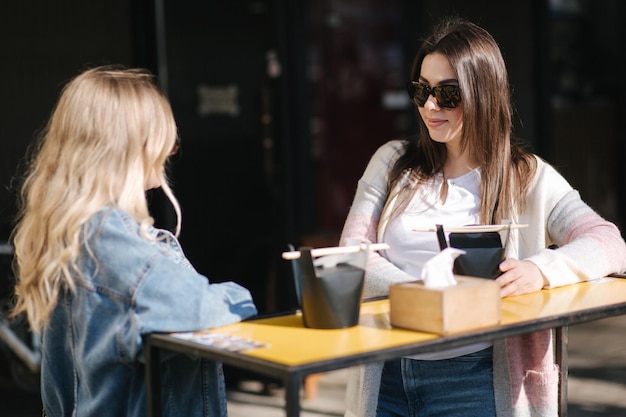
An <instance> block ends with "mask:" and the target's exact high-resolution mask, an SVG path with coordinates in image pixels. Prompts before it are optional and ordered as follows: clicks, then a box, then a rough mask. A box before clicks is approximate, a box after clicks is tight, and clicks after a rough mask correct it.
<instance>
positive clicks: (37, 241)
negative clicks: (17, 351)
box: [12, 66, 181, 331]
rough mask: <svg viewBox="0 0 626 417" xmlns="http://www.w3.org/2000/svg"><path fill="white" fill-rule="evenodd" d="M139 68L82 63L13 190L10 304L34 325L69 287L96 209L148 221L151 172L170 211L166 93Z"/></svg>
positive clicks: (171, 140)
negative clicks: (16, 203) (17, 190)
mask: <svg viewBox="0 0 626 417" xmlns="http://www.w3.org/2000/svg"><path fill="white" fill-rule="evenodd" d="M153 78H154V77H153V76H152V75H151V74H150V73H149V72H147V71H145V70H141V69H126V68H122V67H116V66H105V67H97V68H92V69H88V70H86V71H84V72H83V73H81V74H80V75H78V76H77V77H75V78H74V79H73V80H71V81H70V82H69V83H68V84H67V85H66V86H65V87H64V89H63V91H62V92H61V95H60V97H59V100H58V102H57V104H56V107H55V109H54V111H53V112H52V115H51V117H50V119H49V121H48V123H47V125H46V127H45V129H44V130H43V132H42V134H41V136H40V138H39V141H38V142H37V146H36V148H34V149H33V151H34V152H33V157H32V159H31V161H30V163H29V171H28V173H27V175H26V177H25V179H24V183H23V186H22V190H21V202H20V203H21V204H20V212H19V216H18V223H17V226H16V228H15V229H14V231H13V235H12V240H13V243H14V246H15V270H16V274H17V277H18V281H17V284H16V287H15V292H16V305H15V308H14V311H13V314H15V315H17V314H20V313H25V314H26V316H27V318H28V321H29V323H30V325H31V328H32V329H33V330H35V331H38V330H41V329H42V328H43V327H45V326H46V324H47V323H48V321H49V319H50V315H51V313H52V310H53V309H54V306H55V305H56V302H57V300H58V298H59V294H60V292H61V291H62V290H64V289H69V290H73V289H74V288H75V281H74V278H73V273H75V272H78V267H77V264H76V261H77V257H78V255H79V252H80V250H81V244H82V242H81V241H80V237H79V236H80V231H81V227H82V226H83V224H84V223H85V222H86V221H87V220H88V219H89V218H90V217H91V216H92V215H93V214H94V213H96V212H97V211H99V210H100V209H102V208H103V207H115V208H120V209H122V210H124V211H126V212H128V213H129V214H130V215H131V216H133V218H134V219H135V220H136V221H137V223H138V224H139V225H140V227H141V230H142V235H144V236H145V237H146V238H147V234H146V233H145V231H146V230H147V229H148V228H149V227H150V226H151V225H152V224H153V219H152V217H151V216H150V214H149V212H148V203H147V200H146V194H145V186H146V184H147V180H148V178H149V177H150V175H151V174H152V173H154V174H155V175H156V176H157V178H158V179H159V181H160V183H161V187H162V189H163V191H164V193H165V194H166V195H167V197H168V198H169V200H170V201H171V203H172V205H173V206H174V210H175V212H176V215H177V227H176V234H178V232H179V231H180V224H181V215H180V207H179V205H178V202H177V200H176V198H175V197H174V195H173V193H172V190H171V189H170V187H169V186H168V183H167V178H166V175H165V169H164V167H165V164H166V162H167V157H168V155H169V154H170V151H171V149H172V148H173V147H174V146H175V145H176V140H177V129H176V123H175V121H174V117H173V114H172V109H171V107H170V104H169V102H168V100H167V98H166V97H165V96H164V94H163V93H162V92H161V91H159V89H158V88H157V87H156V86H155V84H154V79H153Z"/></svg>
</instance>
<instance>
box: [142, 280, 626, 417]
mask: <svg viewBox="0 0 626 417" xmlns="http://www.w3.org/2000/svg"><path fill="white" fill-rule="evenodd" d="M622 314H626V280H625V279H620V278H613V277H605V278H601V279H598V280H594V281H590V282H584V283H580V284H573V285H569V286H565V287H560V288H554V289H550V290H542V291H539V292H535V293H532V294H526V295H521V296H514V297H506V298H503V299H502V320H501V323H500V324H499V325H497V326H493V327H488V328H482V329H480V330H474V331H468V332H463V333H457V334H453V335H449V336H439V335H436V334H432V333H422V332H419V331H413V330H404V329H399V328H392V327H391V325H390V322H389V301H388V299H378V300H373V301H366V302H364V303H363V304H362V306H361V315H360V321H359V325H358V326H354V327H351V328H347V329H332V330H320V329H310V328H305V327H304V326H303V324H302V317H301V315H300V313H299V312H296V313H293V314H285V315H279V316H273V317H267V318H256V319H252V320H249V321H244V322H240V323H236V324H231V325H227V326H223V327H218V328H214V329H209V330H206V331H201V332H194V333H193V334H176V333H174V334H151V335H149V336H147V338H146V381H147V390H148V391H147V401H148V404H147V406H148V415H149V416H152V417H158V416H161V394H160V392H161V390H160V384H161V383H160V352H161V351H163V350H166V351H172V352H179V353H185V354H188V355H193V356H195V357H199V358H205V359H211V360H217V361H222V362H223V363H225V364H228V365H231V366H234V367H238V368H245V369H247V370H250V371H253V372H258V373H261V374H264V375H268V376H271V377H275V378H280V379H281V380H282V381H283V383H284V387H285V412H286V415H287V416H288V417H296V416H299V415H300V389H301V386H302V382H303V378H304V377H305V376H307V375H309V374H314V373H320V372H327V371H332V370H336V369H340V368H346V367H349V366H353V365H359V364H365V363H371V362H380V361H386V360H390V359H394V358H399V357H402V356H407V355H412V354H417V353H426V352H432V351H437V350H442V349H449V348H453V347H458V346H462V345H467V344H472V343H476V342H481V341H487V340H494V339H497V338H502V337H507V336H513V335H519V334H523V333H529V332H533V331H536V330H542V329H555V334H556V343H555V347H556V356H557V363H559V365H560V366H561V383H560V392H559V396H560V415H562V416H565V415H567V336H568V335H567V328H568V326H569V325H573V324H577V323H582V322H586V321H591V320H597V319H602V318H607V317H611V316H617V315H622ZM190 335H191V336H194V337H193V338H189V336H190ZM212 336H220V337H225V338H226V339H225V341H226V342H228V339H229V338H231V339H232V341H235V342H236V341H238V340H239V341H244V342H246V341H253V342H256V343H258V344H259V345H261V346H260V347H254V348H251V349H248V350H243V351H233V350H229V349H227V348H221V347H218V346H217V345H216V344H207V343H206V342H205V341H203V338H204V339H206V338H207V337H212ZM616 337H617V335H616ZM194 339H195V340H194ZM222 341H223V342H224V340H222Z"/></svg>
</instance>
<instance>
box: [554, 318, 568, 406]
mask: <svg viewBox="0 0 626 417" xmlns="http://www.w3.org/2000/svg"><path fill="white" fill-rule="evenodd" d="M555 336H556V337H555V349H556V363H557V364H558V365H559V370H560V374H559V416H560V417H567V378H568V374H569V368H568V364H567V345H568V341H569V327H568V326H563V327H557V328H556V329H555Z"/></svg>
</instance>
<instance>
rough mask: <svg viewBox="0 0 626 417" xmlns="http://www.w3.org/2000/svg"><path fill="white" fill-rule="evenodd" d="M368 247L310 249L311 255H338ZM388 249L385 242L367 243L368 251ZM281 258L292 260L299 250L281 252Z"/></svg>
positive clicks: (298, 256)
mask: <svg viewBox="0 0 626 417" xmlns="http://www.w3.org/2000/svg"><path fill="white" fill-rule="evenodd" d="M367 247H368V245H366V244H365V243H361V244H360V245H352V246H333V247H328V248H316V249H311V256H313V257H318V256H325V255H339V254H344V253H354V252H358V251H360V250H364V249H366V248H367ZM384 249H389V245H388V244H387V243H371V244H370V245H369V250H370V251H375V250H384ZM282 255H283V259H287V260H289V261H290V260H294V259H298V258H300V251H291V252H283V254H282Z"/></svg>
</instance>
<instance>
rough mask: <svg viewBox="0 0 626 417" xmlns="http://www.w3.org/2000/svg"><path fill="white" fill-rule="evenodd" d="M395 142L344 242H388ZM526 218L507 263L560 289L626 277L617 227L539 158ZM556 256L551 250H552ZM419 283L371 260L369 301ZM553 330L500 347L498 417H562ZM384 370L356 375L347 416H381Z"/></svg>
mask: <svg viewBox="0 0 626 417" xmlns="http://www.w3.org/2000/svg"><path fill="white" fill-rule="evenodd" d="M403 147H404V145H403V142H402V141H399V140H396V141H391V142H388V143H386V144H385V145H383V146H381V147H380V148H379V149H378V151H377V152H376V153H375V154H374V156H373V157H372V159H371V160H370V162H369V164H368V166H367V168H366V170H365V172H364V174H363V176H362V177H361V179H360V180H359V183H358V187H357V191H356V195H355V197H354V201H353V204H352V207H351V209H350V212H349V214H348V218H347V219H346V223H345V225H344V229H343V233H342V236H341V242H342V244H345V242H346V240H348V239H360V240H367V241H370V242H380V241H382V236H381V235H382V233H380V232H378V233H377V230H378V222H379V218H380V216H381V211H382V209H383V206H384V204H385V197H386V195H387V189H386V184H387V173H388V170H389V169H390V167H391V166H392V165H393V163H394V162H395V160H396V158H397V157H398V156H399V155H400V153H401V152H402V151H403ZM528 193H529V195H528V203H527V207H526V210H525V212H524V213H519V214H518V216H517V218H515V219H511V220H512V221H513V222H514V223H522V224H528V225H529V226H528V227H527V228H525V229H520V230H514V231H511V236H510V240H509V241H508V243H507V257H512V258H517V259H527V260H530V261H532V262H533V263H535V264H536V265H537V266H538V267H539V268H540V269H541V271H542V273H543V274H544V275H545V276H546V277H547V278H548V280H549V282H550V286H549V287H557V286H562V285H567V284H572V283H576V282H581V281H585V280H589V279H594V278H599V277H602V276H605V275H607V274H609V273H612V272H622V271H624V270H626V244H625V242H624V239H623V238H622V236H621V235H620V232H619V230H618V229H617V227H616V226H615V225H614V224H612V223H610V222H608V221H606V220H604V219H603V218H602V217H600V216H599V215H598V214H597V213H595V212H594V211H593V210H592V209H591V208H590V207H589V206H588V205H587V204H585V203H584V202H583V201H582V200H581V199H580V196H579V194H578V192H577V191H575V190H574V189H573V188H572V187H571V186H570V185H569V183H568V182H567V181H566V180H565V179H564V178H563V177H562V176H561V175H560V174H559V173H558V172H557V171H556V170H555V169H554V168H553V167H552V166H550V165H549V164H547V163H546V162H545V161H543V160H542V159H540V158H538V157H537V173H536V175H535V178H534V179H533V181H532V184H531V186H530V188H529V191H528ZM552 244H556V245H558V246H559V248H558V249H556V250H550V249H546V248H547V247H548V246H549V245H552ZM409 280H415V278H414V277H411V276H409V275H407V274H406V273H404V272H403V271H401V270H399V269H398V268H396V267H395V266H394V265H393V264H391V262H389V261H387V259H386V258H385V257H384V253H383V254H378V253H375V254H372V255H371V256H370V259H369V261H368V265H367V272H366V281H365V282H366V284H365V292H364V298H369V297H373V296H380V295H386V294H387V293H388V289H389V285H390V284H392V283H394V282H402V281H409ZM552 338H553V335H552V331H550V330H548V331H540V332H535V333H531V334H526V335H522V336H516V337H509V338H506V339H502V340H496V341H494V389H495V395H496V409H497V416H498V417H503V416H506V417H508V416H515V417H522V416H524V417H528V416H556V415H557V412H558V394H557V393H558V378H559V370H558V367H557V365H556V364H555V359H554V351H553V340H552ZM381 370H382V364H372V365H364V366H359V367H355V368H352V369H351V376H350V379H349V381H348V388H347V392H346V407H347V411H346V414H345V415H346V417H374V416H375V414H376V402H377V397H378V389H379V385H380V374H381Z"/></svg>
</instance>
